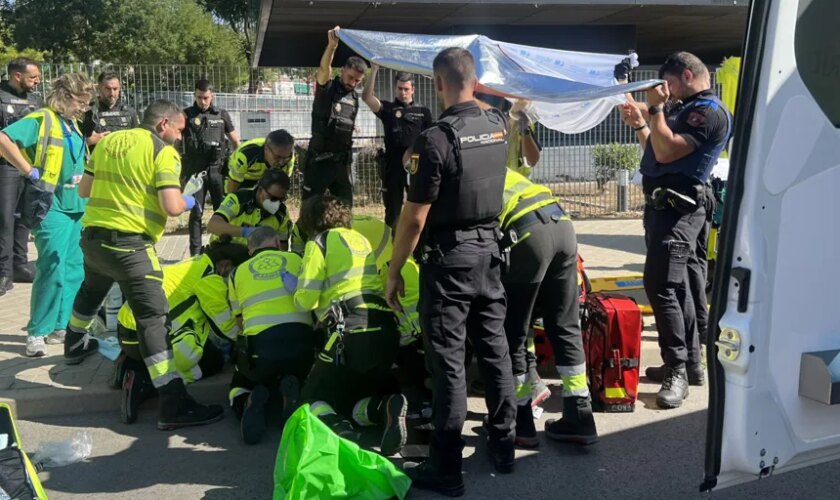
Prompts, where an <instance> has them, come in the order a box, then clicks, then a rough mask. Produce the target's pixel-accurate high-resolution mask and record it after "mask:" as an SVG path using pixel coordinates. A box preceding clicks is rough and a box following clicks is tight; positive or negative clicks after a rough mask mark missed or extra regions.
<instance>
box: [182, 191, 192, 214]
mask: <svg viewBox="0 0 840 500" xmlns="http://www.w3.org/2000/svg"><path fill="white" fill-rule="evenodd" d="M183 198H184V203H186V204H187V208H186V210H192V209H193V207H194V206H195V197H194V196H189V195H183ZM186 210H185V211H186Z"/></svg>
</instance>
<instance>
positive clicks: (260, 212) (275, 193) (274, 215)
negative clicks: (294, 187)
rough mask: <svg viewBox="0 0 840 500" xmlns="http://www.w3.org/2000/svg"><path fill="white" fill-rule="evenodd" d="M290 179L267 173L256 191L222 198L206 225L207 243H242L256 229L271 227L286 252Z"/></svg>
mask: <svg viewBox="0 0 840 500" xmlns="http://www.w3.org/2000/svg"><path fill="white" fill-rule="evenodd" d="M289 187H290V182H289V178H288V177H287V176H286V174H285V173H284V172H282V171H280V170H267V171H266V172H265V173H264V174H263V176H262V179H260V183H259V185H258V186H257V189H240V190H238V191H236V192H233V193H230V194H229V195H227V196H225V199H224V201H222V204H221V206H220V207H219V209H218V210H217V211H216V213H214V214H213V217H211V218H210V222H208V223H207V231H208V232H209V233H210V235H211V236H210V242H211V243H212V242H214V241H233V242H234V243H240V244H242V243H245V242H246V239H247V238H248V235H249V234H251V233H252V232H253V231H254V229H255V228H257V227H270V228H272V229H273V230H274V231H275V232H276V233H277V234H278V237H279V238H280V240H281V241H282V242H283V250H287V249H288V244H289V236H290V233H291V231H292V220H291V219H290V218H289V214H288V211H287V210H286V204H285V203H284V202H285V201H286V193H288V191H289Z"/></svg>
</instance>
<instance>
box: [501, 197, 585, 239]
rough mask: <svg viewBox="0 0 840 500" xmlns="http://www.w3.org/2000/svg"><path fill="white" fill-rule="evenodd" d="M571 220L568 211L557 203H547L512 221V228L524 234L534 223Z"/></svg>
mask: <svg viewBox="0 0 840 500" xmlns="http://www.w3.org/2000/svg"><path fill="white" fill-rule="evenodd" d="M559 220H570V219H569V216H568V215H566V212H565V211H564V210H563V209H562V208H561V207H560V205H559V204H557V203H552V204H551V205H545V206H543V207H540V208H538V209H536V210H532V211H530V212H528V213H526V214H523V215H522V216H521V217H520V218H518V219H516V220H515V221H513V222H511V223H510V228H511V229H513V230H515V231H516V233H517V234H519V235H523V234H525V232H526V230H527V229H528V228H529V227H531V226H533V225H534V224H537V223H541V224H548V222H549V221H554V222H557V221H559Z"/></svg>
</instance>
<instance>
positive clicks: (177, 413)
mask: <svg viewBox="0 0 840 500" xmlns="http://www.w3.org/2000/svg"><path fill="white" fill-rule="evenodd" d="M68 333H69V332H68ZM158 393H159V394H160V410H159V411H160V417H159V418H158V429H160V430H162V431H171V430H174V429H179V428H181V427H190V426H194V425H205V424H212V423H213V422H218V421H219V420H221V419H222V418H223V417H224V410H223V409H222V407H221V406H219V405H202V404H198V403H197V402H196V401H195V400H194V399H193V398H192V397H191V396H190V395H189V394H188V393H187V388H186V387H184V381H183V380H181V379H180V378H176V379H175V380H172V381H171V382H169V383H168V384H166V385H165V386H163V387H161V388H159V389H158Z"/></svg>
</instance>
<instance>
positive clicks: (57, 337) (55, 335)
mask: <svg viewBox="0 0 840 500" xmlns="http://www.w3.org/2000/svg"><path fill="white" fill-rule="evenodd" d="M66 335H67V331H66V330H56V331H54V332H52V333H51V334H49V335H47V337H46V338H45V339H44V342H46V343H47V344H49V345H59V344H63V343H64V337H65V336H66Z"/></svg>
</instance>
